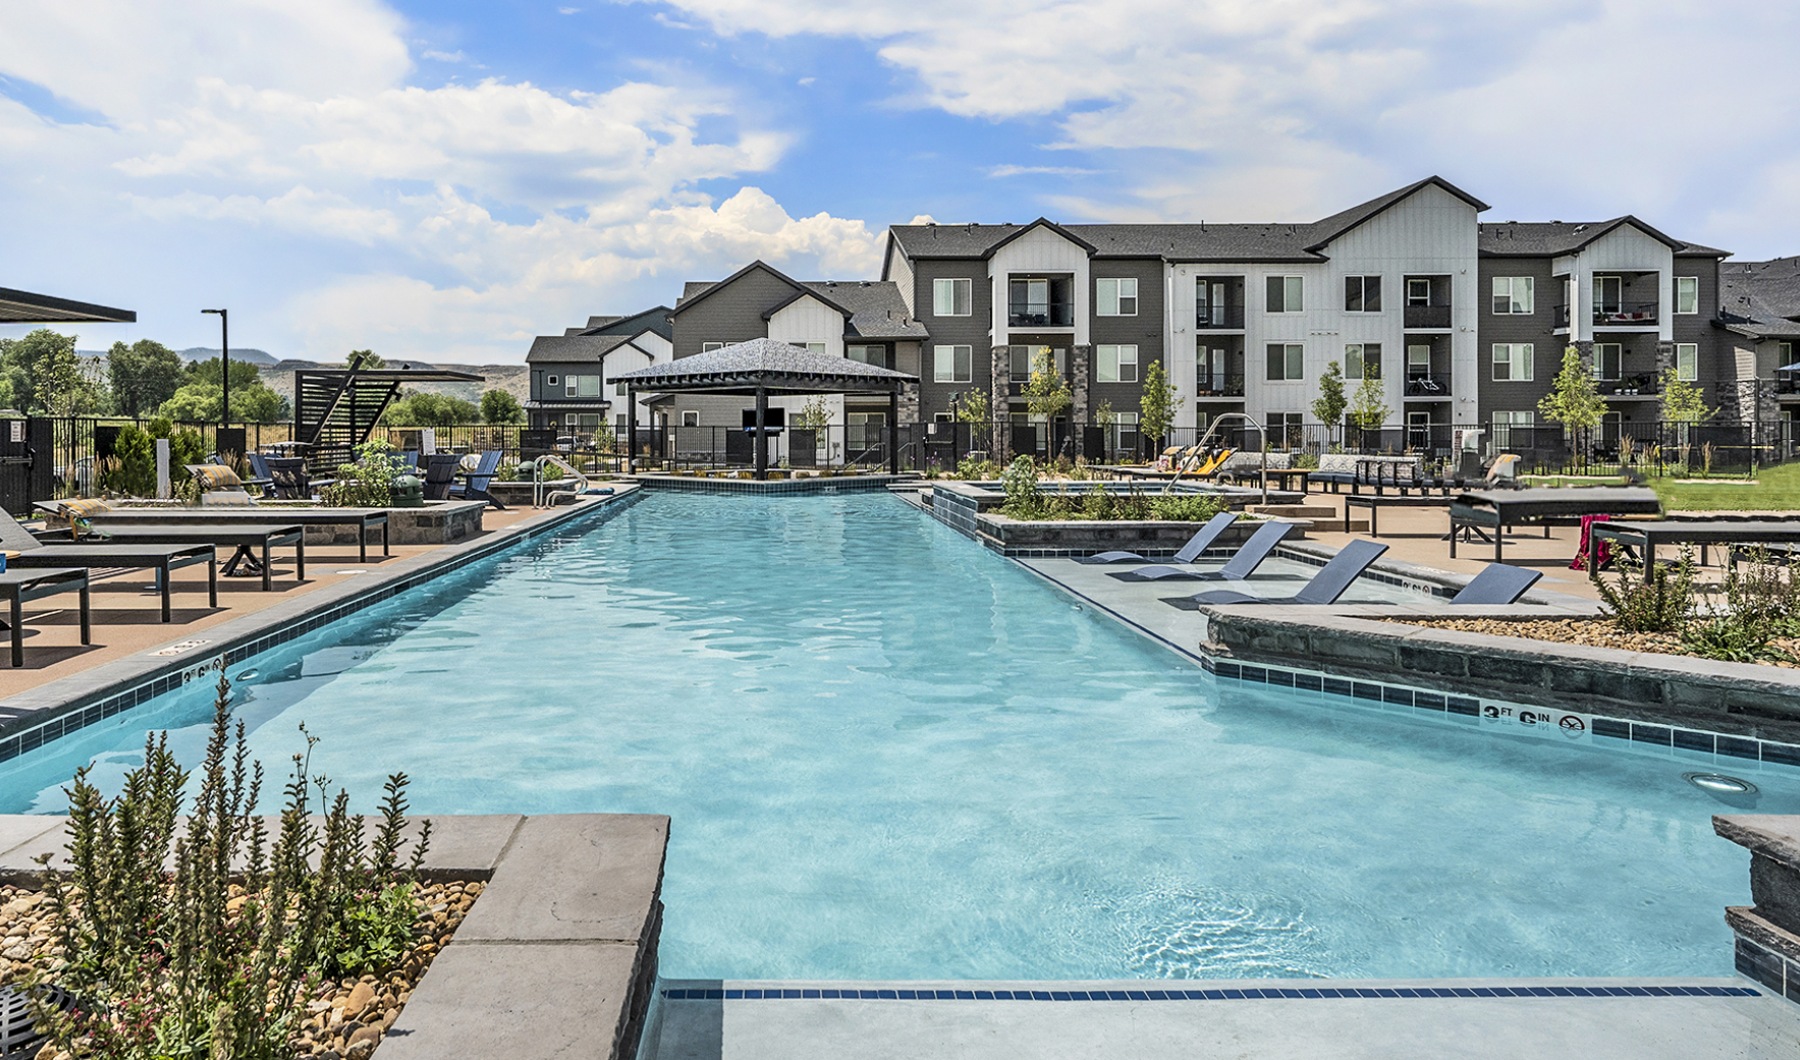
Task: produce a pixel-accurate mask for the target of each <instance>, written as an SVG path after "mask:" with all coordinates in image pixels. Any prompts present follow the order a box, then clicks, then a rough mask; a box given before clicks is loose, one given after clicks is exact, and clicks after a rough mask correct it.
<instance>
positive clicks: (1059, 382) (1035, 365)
mask: <svg viewBox="0 0 1800 1060" xmlns="http://www.w3.org/2000/svg"><path fill="white" fill-rule="evenodd" d="M1022 390H1023V392H1024V394H1025V407H1026V408H1027V409H1028V410H1030V412H1031V414H1032V415H1033V416H1041V417H1043V419H1044V421H1045V422H1047V423H1048V422H1052V421H1054V420H1055V419H1056V417H1058V416H1060V415H1062V414H1063V413H1064V412H1065V411H1067V410H1068V408H1069V406H1070V405H1071V404H1073V403H1074V400H1075V398H1074V396H1073V395H1072V394H1070V393H1069V381H1068V380H1067V379H1065V378H1064V377H1063V374H1062V372H1061V371H1060V370H1058V369H1057V367H1056V354H1055V353H1054V352H1053V351H1052V350H1051V349H1050V347H1048V346H1040V347H1039V348H1038V351H1037V352H1036V353H1035V354H1032V357H1031V378H1030V379H1028V380H1026V382H1025V386H1024V387H1023V388H1022Z"/></svg>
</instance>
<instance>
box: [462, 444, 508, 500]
mask: <svg viewBox="0 0 1800 1060" xmlns="http://www.w3.org/2000/svg"><path fill="white" fill-rule="evenodd" d="M500 456H501V453H500V450H498V449H489V450H487V451H485V452H483V453H482V454H481V458H480V459H479V460H477V461H476V462H475V470H473V471H471V472H469V473H468V475H467V476H466V477H465V478H464V479H463V481H461V482H458V483H454V484H452V485H451V487H450V496H451V497H452V498H456V499H460V500H465V501H486V502H488V504H490V505H492V506H493V507H495V508H498V509H500V510H501V511H505V510H506V505H504V504H501V503H500V501H499V500H498V499H497V498H496V497H495V496H494V495H493V494H492V493H489V492H488V487H489V486H491V485H493V483H494V475H495V473H496V472H498V471H499V470H500Z"/></svg>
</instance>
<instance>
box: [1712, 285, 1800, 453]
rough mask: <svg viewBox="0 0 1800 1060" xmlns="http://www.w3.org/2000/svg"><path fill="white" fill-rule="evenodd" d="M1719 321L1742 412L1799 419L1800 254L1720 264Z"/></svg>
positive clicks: (1765, 417) (1747, 415)
mask: <svg viewBox="0 0 1800 1060" xmlns="http://www.w3.org/2000/svg"><path fill="white" fill-rule="evenodd" d="M1717 323H1718V327H1719V329H1720V331H1721V332H1722V333H1723V336H1724V338H1723V342H1724V345H1725V346H1726V347H1727V348H1728V349H1729V350H1730V353H1731V359H1732V362H1733V365H1734V367H1735V369H1736V378H1737V395H1736V401H1735V402H1734V404H1736V405H1737V407H1738V409H1739V415H1740V416H1741V417H1742V418H1744V419H1749V418H1752V417H1754V418H1755V419H1757V420H1760V421H1763V422H1768V421H1771V420H1786V421H1788V422H1790V423H1794V424H1796V425H1800V256H1795V257H1789V258H1776V259H1775V260H1773V261H1728V262H1725V263H1723V264H1721V265H1720V266H1719V317H1718V322H1717Z"/></svg>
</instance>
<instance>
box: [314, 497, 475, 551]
mask: <svg viewBox="0 0 1800 1060" xmlns="http://www.w3.org/2000/svg"><path fill="white" fill-rule="evenodd" d="M486 510H487V502H486V501H427V502H426V504H425V507H423V508H390V509H388V534H389V537H390V539H391V540H392V541H393V543H394V544H396V545H447V544H450V543H451V542H452V541H462V540H464V539H466V538H470V537H474V536H475V535H476V534H479V533H481V513H482V512H484V511H486ZM348 540H350V541H352V542H354V541H355V540H356V534H355V531H350V532H349V533H348Z"/></svg>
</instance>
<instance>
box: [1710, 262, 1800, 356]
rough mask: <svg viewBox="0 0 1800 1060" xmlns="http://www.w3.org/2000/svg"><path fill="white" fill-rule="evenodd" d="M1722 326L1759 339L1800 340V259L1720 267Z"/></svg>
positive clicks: (1719, 320)
mask: <svg viewBox="0 0 1800 1060" xmlns="http://www.w3.org/2000/svg"><path fill="white" fill-rule="evenodd" d="M1718 323H1719V326H1720V327H1723V328H1725V329H1726V330H1728V331H1735V332H1737V333H1738V334H1740V335H1747V336H1749V337H1751V338H1756V339H1764V338H1776V339H1797V338H1800V256H1796V257H1790V258H1775V259H1774V260H1772V261H1727V262H1724V263H1722V264H1720V265H1719V319H1718Z"/></svg>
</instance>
